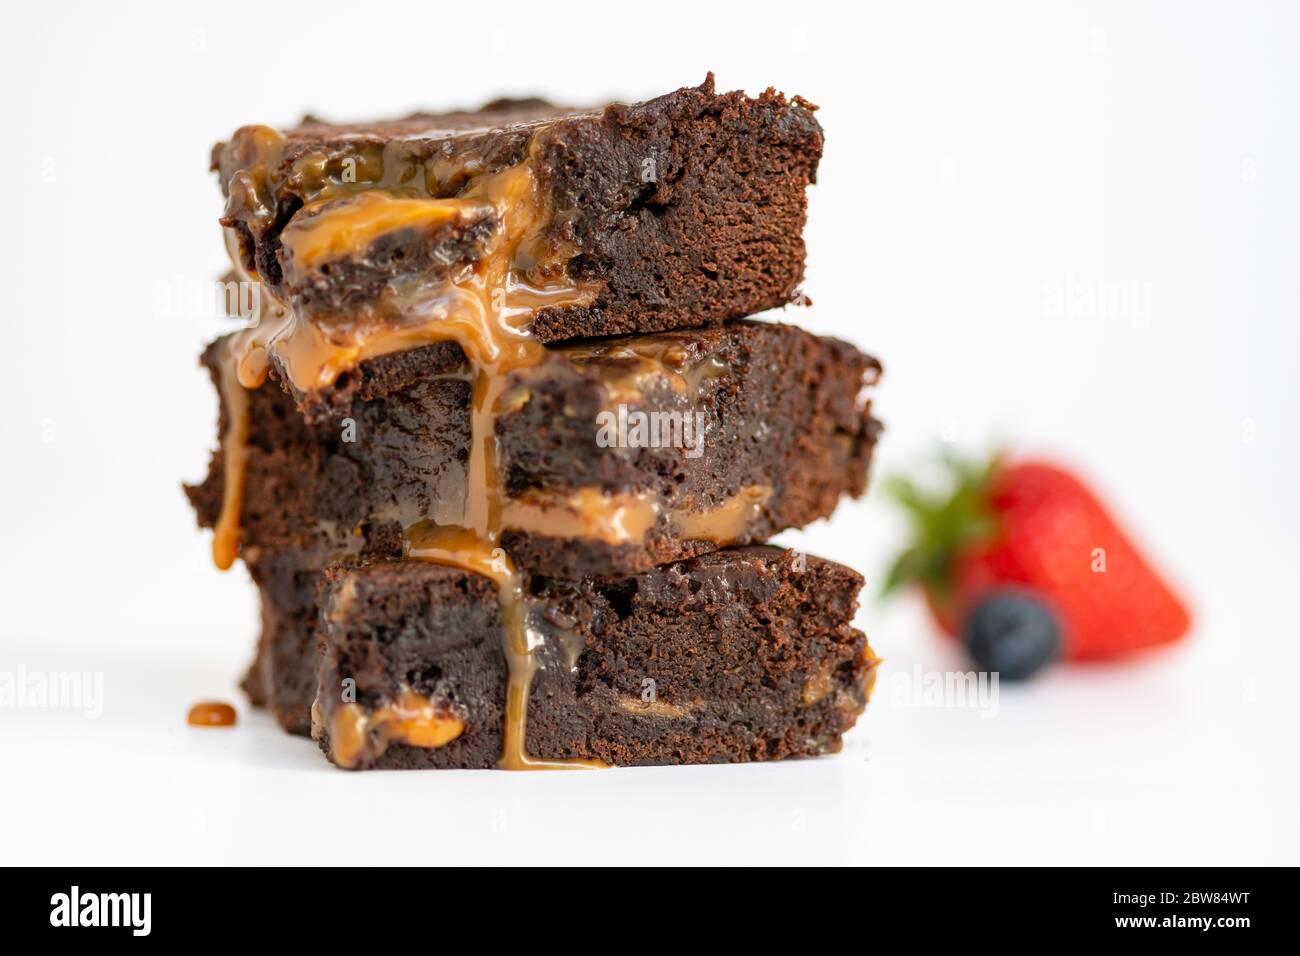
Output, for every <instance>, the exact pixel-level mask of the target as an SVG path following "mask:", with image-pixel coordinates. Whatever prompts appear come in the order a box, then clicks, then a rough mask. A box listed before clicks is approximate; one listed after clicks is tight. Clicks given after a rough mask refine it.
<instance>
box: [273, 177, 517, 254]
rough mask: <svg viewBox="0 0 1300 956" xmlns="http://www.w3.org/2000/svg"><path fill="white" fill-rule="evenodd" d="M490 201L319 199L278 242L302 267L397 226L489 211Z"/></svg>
mask: <svg viewBox="0 0 1300 956" xmlns="http://www.w3.org/2000/svg"><path fill="white" fill-rule="evenodd" d="M491 212H492V207H491V206H486V205H484V204H482V203H475V202H469V201H466V200H463V199H406V198H401V197H398V196H391V195H388V194H386V193H381V192H367V193H361V194H359V195H357V196H352V197H350V198H347V199H335V200H328V199H327V200H319V201H318V202H316V203H314V204H312V205H310V206H306V207H304V208H303V209H302V210H301V211H300V212H299V214H298V216H297V217H295V218H294V219H293V220H291V221H290V222H289V224H288V225H287V226H285V228H284V231H283V232H281V233H280V244H281V246H283V247H284V250H285V251H286V252H287V253H288V254H289V256H290V258H291V259H292V260H293V263H294V265H296V266H297V267H299V268H301V269H311V268H314V267H315V266H317V265H318V264H320V263H321V262H326V261H329V260H333V259H343V258H346V257H347V256H349V255H351V254H352V253H354V252H355V251H356V250H358V249H363V248H365V247H366V246H368V245H370V244H371V243H372V242H374V241H375V240H376V239H378V238H379V237H380V236H382V235H385V234H387V233H391V232H397V231H398V230H399V229H431V228H434V227H437V226H443V225H446V224H448V223H465V222H469V221H473V220H474V219H479V218H483V217H484V216H485V215H490V214H491Z"/></svg>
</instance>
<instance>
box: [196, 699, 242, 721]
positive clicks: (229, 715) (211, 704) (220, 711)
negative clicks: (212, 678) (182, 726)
mask: <svg viewBox="0 0 1300 956" xmlns="http://www.w3.org/2000/svg"><path fill="white" fill-rule="evenodd" d="M235 718H236V715H235V708H233V707H231V706H230V705H229V704H227V703H224V702H222V701H219V700H203V701H199V702H198V703H197V704H195V705H194V706H193V707H191V708H190V712H189V714H187V715H186V717H185V722H186V723H187V724H190V725H191V726H193V727H233V726H234V724H235Z"/></svg>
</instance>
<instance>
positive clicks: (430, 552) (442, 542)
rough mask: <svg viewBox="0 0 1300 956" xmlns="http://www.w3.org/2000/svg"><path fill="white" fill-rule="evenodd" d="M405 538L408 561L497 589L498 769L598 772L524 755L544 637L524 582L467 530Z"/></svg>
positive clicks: (436, 529)
mask: <svg viewBox="0 0 1300 956" xmlns="http://www.w3.org/2000/svg"><path fill="white" fill-rule="evenodd" d="M407 538H408V542H409V547H408V549H407V557H408V558H413V559H415V560H418V561H432V562H434V563H435V564H446V565H451V566H452V567H457V568H463V569H464V570H466V571H472V572H474V573H475V574H481V575H483V576H484V577H486V578H490V579H491V580H492V581H493V582H494V583H495V584H496V587H497V597H498V599H499V601H500V603H501V628H502V632H503V633H504V635H505V652H506V664H507V667H508V674H509V676H508V679H507V681H506V706H505V710H506V714H505V728H504V735H503V741H502V748H501V760H500V762H499V763H498V766H499V767H501V769H503V770H553V769H570V768H575V767H603V766H604V764H602V763H600V762H599V761H588V760H548V759H544V758H538V757H534V756H532V755H530V754H529V753H528V748H527V745H526V739H527V730H528V693H529V689H530V688H531V686H532V682H533V675H534V674H536V672H537V658H536V656H535V655H534V653H533V652H534V651H535V650H536V649H537V648H539V647H541V645H542V641H543V637H542V635H541V632H540V631H539V630H537V628H535V627H534V626H533V624H532V622H531V621H530V620H529V617H530V614H529V612H530V608H529V602H528V599H527V597H526V596H525V594H524V587H523V580H522V577H521V576H520V574H519V572H518V571H516V570H515V567H514V564H513V563H512V562H511V560H510V557H509V555H507V554H506V553H505V551H503V550H501V548H499V547H496V546H495V544H494V543H493V542H492V541H490V540H488V539H487V538H485V537H483V536H481V535H478V534H476V533H474V532H472V531H470V530H469V529H467V528H454V527H440V526H437V525H432V524H430V523H427V522H426V523H423V524H420V525H417V526H416V527H414V528H412V529H410V530H409V531H408V533H407Z"/></svg>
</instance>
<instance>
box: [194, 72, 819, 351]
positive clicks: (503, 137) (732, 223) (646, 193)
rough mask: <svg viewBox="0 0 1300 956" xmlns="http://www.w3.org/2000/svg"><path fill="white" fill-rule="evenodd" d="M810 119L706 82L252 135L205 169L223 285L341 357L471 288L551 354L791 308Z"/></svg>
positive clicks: (814, 149)
mask: <svg viewBox="0 0 1300 956" xmlns="http://www.w3.org/2000/svg"><path fill="white" fill-rule="evenodd" d="M814 110H815V107H814V106H812V105H811V104H809V103H807V102H806V101H804V100H803V99H801V98H799V97H795V98H793V99H792V100H787V99H786V98H785V97H784V96H782V95H781V94H779V93H776V92H775V91H773V90H770V89H769V90H768V91H766V92H765V93H763V94H762V95H761V96H758V97H756V98H755V97H749V96H746V95H745V94H744V93H741V92H733V93H718V92H717V91H716V90H715V88H714V82H713V76H712V74H710V75H709V76H708V77H707V78H706V80H705V82H704V83H703V84H701V85H700V86H698V87H694V88H684V89H680V90H678V91H676V92H674V93H670V94H667V95H665V96H661V97H659V98H657V99H653V100H650V101H648V102H644V103H639V104H636V105H631V106H628V105H619V104H614V105H610V106H606V107H603V108H598V109H591V110H575V109H568V108H561V107H555V106H552V105H550V104H547V103H545V102H544V101H542V100H537V99H529V100H499V101H496V102H493V103H489V104H488V105H486V106H484V107H483V108H482V109H479V110H474V111H468V112H453V113H442V114H430V113H418V114H415V115H413V116H410V117H407V118H405V119H401V120H394V121H387V122H374V123H362V124H351V125H336V124H330V123H324V122H321V121H319V120H315V119H308V120H307V121H304V122H303V123H302V124H301V125H300V126H298V127H296V128H293V129H289V130H287V131H284V132H280V131H277V130H274V129H271V128H269V127H266V126H248V127H244V128H242V129H240V130H239V131H238V132H236V133H235V135H234V136H233V137H232V139H231V140H230V141H229V142H228V143H220V144H218V145H217V147H216V148H215V149H214V151H213V159H212V166H213V169H214V170H215V171H216V172H217V173H218V176H219V181H220V184H221V188H222V191H223V193H224V195H225V196H226V200H227V202H226V211H225V215H224V217H223V218H222V220H221V221H222V223H223V224H224V225H225V226H226V227H227V229H228V231H229V237H230V244H231V247H232V254H233V255H234V257H235V258H236V260H237V263H238V265H239V267H240V268H242V269H243V270H244V271H245V272H246V273H247V274H248V275H250V276H254V277H256V278H257V279H258V280H260V282H262V283H263V284H264V285H265V286H266V289H267V291H269V292H270V293H271V295H272V296H273V297H274V298H275V299H276V300H277V301H278V302H279V303H280V304H281V305H283V306H285V307H286V308H287V309H288V310H289V311H291V312H293V313H294V314H295V315H296V316H297V317H298V318H299V319H303V320H306V321H309V322H311V323H314V324H315V325H316V331H317V333H321V334H324V335H325V336H326V337H327V338H331V339H332V340H334V341H336V342H338V341H344V340H346V341H347V342H348V343H349V345H351V344H354V343H355V342H356V341H357V339H358V337H366V336H369V335H371V334H372V333H373V332H374V330H375V328H376V327H385V328H391V326H392V325H393V324H395V323H396V324H403V323H405V324H407V325H409V322H410V315H411V313H412V312H413V311H421V310H423V311H424V312H429V311H432V310H434V309H433V306H432V305H431V303H439V302H440V303H441V304H442V305H443V306H446V305H447V300H448V295H449V294H450V293H452V292H456V291H466V290H469V289H470V287H471V286H475V291H476V292H482V291H483V289H482V288H481V286H482V284H483V283H485V282H487V283H491V284H494V285H495V287H496V288H498V289H499V290H500V291H501V292H502V294H503V296H504V297H505V298H506V299H507V300H508V301H510V302H511V303H513V304H514V305H515V306H516V307H517V308H514V309H512V311H513V312H519V311H521V310H522V311H526V312H527V313H528V321H527V326H528V327H529V328H530V329H531V333H532V335H533V336H534V337H535V338H536V339H537V340H539V341H542V342H554V341H559V340H563V339H570V338H574V337H587V336H602V335H611V334H618V333H626V332H649V331H660V330H667V329H675V328H685V327H695V326H701V325H710V324H716V323H719V322H722V321H724V320H726V319H730V318H737V317H742V316H746V315H751V314H753V313H755V312H758V311H761V310H764V309H768V308H772V307H774V306H779V305H784V304H786V303H788V302H790V301H791V300H792V298H794V297H795V295H796V290H797V287H798V284H799V282H800V280H801V278H802V276H803V264H804V243H803V239H802V235H801V234H802V230H803V225H804V219H805V206H806V198H805V189H806V187H807V186H808V185H809V184H810V183H812V182H813V181H814V180H815V177H816V171H817V165H818V161H819V160H820V157H821V151H822V131H821V127H820V126H819V125H818V123H817V121H816V119H815V118H814V116H813V111H814ZM498 265H499V266H500V269H499V270H498V269H497V266H498ZM494 272H495V273H496V274H495V277H490V276H489V273H494ZM507 275H508V276H510V277H513V281H509V282H507V281H505V277H506V276H507Z"/></svg>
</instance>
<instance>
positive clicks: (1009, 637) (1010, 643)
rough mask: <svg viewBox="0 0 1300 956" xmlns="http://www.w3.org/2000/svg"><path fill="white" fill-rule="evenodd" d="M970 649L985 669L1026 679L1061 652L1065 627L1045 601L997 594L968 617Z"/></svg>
mask: <svg viewBox="0 0 1300 956" xmlns="http://www.w3.org/2000/svg"><path fill="white" fill-rule="evenodd" d="M962 641H963V642H964V643H965V644H966V650H967V652H968V653H969V654H970V656H971V660H973V661H974V662H975V663H976V664H977V665H978V666H979V667H980V669H981V670H987V671H997V672H998V673H999V674H1000V675H1001V677H1002V678H1004V679H1006V680H1024V679H1025V678H1027V677H1031V676H1032V675H1034V674H1035V673H1037V672H1038V670H1039V669H1040V668H1042V667H1043V666H1044V665H1045V664H1049V663H1051V662H1052V661H1054V660H1055V659H1056V658H1057V657H1058V656H1059V655H1060V653H1061V628H1060V626H1059V625H1058V624H1057V623H1056V615H1055V614H1053V613H1052V612H1051V611H1050V610H1048V608H1047V606H1046V605H1045V604H1043V602H1042V601H1040V600H1038V599H1037V598H1035V597H1032V596H1030V595H1029V594H1027V593H1025V592H1024V591H995V592H994V593H993V594H991V595H989V596H988V597H986V598H984V599H983V600H981V601H980V602H979V603H978V604H976V605H975V607H973V608H972V609H971V611H970V614H969V615H967V617H966V626H965V628H964V629H963V631H962Z"/></svg>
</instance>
